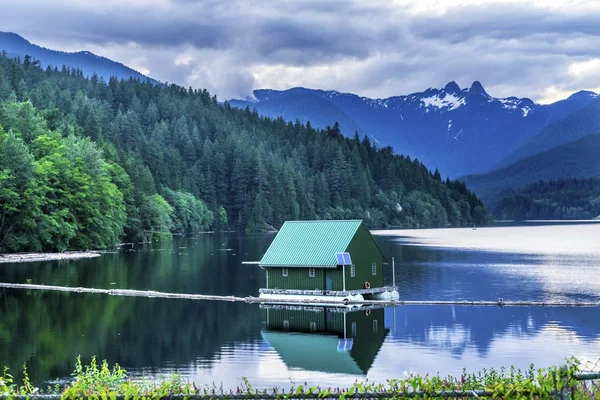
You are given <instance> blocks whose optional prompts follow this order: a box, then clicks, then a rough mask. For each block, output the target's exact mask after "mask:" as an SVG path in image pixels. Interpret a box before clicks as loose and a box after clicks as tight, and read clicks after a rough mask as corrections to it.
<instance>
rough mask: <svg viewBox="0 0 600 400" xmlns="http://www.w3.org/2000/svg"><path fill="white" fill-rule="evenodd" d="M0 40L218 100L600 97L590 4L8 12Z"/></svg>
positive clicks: (252, 2)
mask: <svg viewBox="0 0 600 400" xmlns="http://www.w3.org/2000/svg"><path fill="white" fill-rule="evenodd" d="M0 8H1V12H0V30H3V31H12V32H16V33H19V34H21V35H22V36H24V37H25V38H26V39H28V40H30V41H32V42H34V43H37V44H40V45H42V46H45V47H50V48H54V49H60V50H66V51H78V50H89V51H92V52H94V53H96V54H99V55H103V56H105V57H108V58H111V59H114V60H117V61H120V62H122V63H124V64H127V65H129V66H131V67H133V68H135V69H137V70H139V71H141V72H143V73H145V74H147V75H149V76H151V77H153V78H155V79H158V80H161V81H168V82H175V83H178V84H181V85H184V86H194V87H201V88H208V89H209V90H210V91H211V92H212V93H215V94H217V96H218V97H219V99H227V98H232V97H245V96H248V95H249V94H250V93H251V91H252V89H257V88H275V89H286V88H289V87H294V86H305V87H311V88H321V89H335V90H339V91H343V92H353V93H358V94H360V95H364V96H369V97H376V98H380V97H388V96H393V95H399V94H407V93H411V92H416V91H422V90H424V89H426V88H428V87H441V86H443V85H444V84H445V83H447V82H448V81H450V80H454V81H456V82H457V83H458V84H459V85H460V86H461V87H464V86H469V85H470V84H471V82H472V81H474V80H480V81H481V82H482V83H483V85H484V86H485V87H486V89H487V91H488V92H489V93H490V94H492V95H494V96H498V97H503V96H511V95H516V96H519V97H530V98H532V99H534V100H536V101H539V102H543V103H546V102H550V101H554V100H557V99H561V98H564V97H566V96H568V95H569V94H571V93H573V92H575V91H578V90H582V89H587V90H594V91H598V92H600V46H599V45H598V43H600V41H599V39H600V37H599V36H600V23H599V22H598V21H600V2H595V1H588V0H583V1H580V0H564V1H558V0H523V1H521V0H495V1H485V0H453V1H451V0H447V1H444V0H439V1H433V0H397V1H394V0H364V1H363V0H354V1H350V0H347V1H346V0H344V1H342V0H339V1H336V0H330V1H322V0H296V1H293V0H229V1H222V0H128V1H123V0H98V1H88V0H71V1H68V0H63V1H47V0H0Z"/></svg>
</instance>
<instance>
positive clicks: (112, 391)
mask: <svg viewBox="0 0 600 400" xmlns="http://www.w3.org/2000/svg"><path fill="white" fill-rule="evenodd" d="M578 365H579V363H578V362H577V360H576V359H574V358H573V359H569V360H567V363H566V365H565V366H563V367H561V368H559V367H550V368H540V369H536V368H535V367H534V366H533V364H532V365H531V366H530V368H529V369H528V370H526V371H523V370H520V369H517V368H514V367H511V368H509V369H506V368H500V369H483V370H481V371H479V372H477V373H467V371H463V373H462V374H461V375H460V376H458V377H455V376H447V377H442V376H440V375H435V376H429V375H425V376H421V375H416V374H413V373H410V374H408V373H404V377H402V378H401V379H393V380H388V381H387V382H386V383H382V384H375V383H371V382H369V381H368V380H366V381H364V382H358V381H357V382H356V383H355V384H354V385H353V386H351V387H348V388H323V387H318V386H317V387H308V386H303V385H298V386H294V387H291V388H289V389H287V390H283V389H282V388H271V389H267V390H255V389H254V388H253V387H252V385H251V384H250V382H248V381H247V380H244V381H243V383H242V384H241V386H240V387H238V388H237V390H231V391H225V390H223V388H221V387H217V386H215V385H212V386H208V385H205V386H196V384H194V383H189V382H186V381H185V380H184V379H183V378H181V377H180V376H178V375H173V376H171V377H170V378H169V379H166V380H164V381H161V382H159V383H157V382H151V381H147V380H132V379H130V378H129V377H128V375H127V372H126V371H125V370H124V369H122V368H121V367H120V366H119V365H114V366H113V367H112V368H110V367H109V365H108V363H107V362H106V361H103V362H102V363H101V364H100V365H98V364H97V363H96V359H95V358H92V359H91V361H90V364H89V365H85V366H84V365H82V363H81V359H80V358H78V359H77V362H76V364H75V370H74V371H73V379H72V380H71V381H70V382H69V383H68V384H67V385H64V386H60V385H58V384H57V385H55V386H50V387H48V388H47V389H46V390H42V389H40V388H36V387H34V386H33V385H32V384H31V382H30V380H29V376H28V374H27V368H25V367H24V371H23V377H24V378H23V382H22V384H21V385H19V384H17V383H16V382H14V380H13V377H12V376H11V375H10V374H9V371H8V369H6V368H5V369H4V373H3V375H2V376H1V377H0V398H8V399H10V398H33V397H35V396H37V395H40V394H46V395H53V396H55V397H56V398H62V399H80V398H93V399H117V398H125V399H159V398H170V397H174V398H206V399H209V398H212V399H215V398H229V399H231V398H236V399H242V398H257V399H258V398H265V397H266V398H280V399H292V398H339V399H342V400H343V399H349V398H367V397H369V396H374V397H378V398H383V397H384V396H385V398H391V399H393V398H397V399H400V398H407V397H410V398H417V399H440V398H447V397H448V396H447V392H454V393H456V394H453V395H452V396H451V398H455V399H456V398H459V399H460V398H467V395H463V394H466V393H471V396H472V395H473V392H474V393H476V394H478V395H479V396H481V397H491V398H494V399H549V398H553V395H554V393H556V392H561V391H565V392H568V393H569V396H568V398H569V399H583V400H587V399H590V400H591V399H597V398H600V385H599V382H598V381H596V382H594V381H579V380H577V375H578V373H579V372H580V371H579V367H578ZM444 392H446V396H443V397H442V396H441V395H440V393H444ZM565 398H567V397H565Z"/></svg>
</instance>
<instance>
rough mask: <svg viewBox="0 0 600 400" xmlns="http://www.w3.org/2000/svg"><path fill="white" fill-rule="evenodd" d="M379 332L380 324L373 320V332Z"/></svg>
mask: <svg viewBox="0 0 600 400" xmlns="http://www.w3.org/2000/svg"><path fill="white" fill-rule="evenodd" d="M378 331H379V323H378V322H377V320H376V319H374V320H373V332H378Z"/></svg>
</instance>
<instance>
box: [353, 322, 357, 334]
mask: <svg viewBox="0 0 600 400" xmlns="http://www.w3.org/2000/svg"><path fill="white" fill-rule="evenodd" d="M354 336H356V322H353V323H352V337H354Z"/></svg>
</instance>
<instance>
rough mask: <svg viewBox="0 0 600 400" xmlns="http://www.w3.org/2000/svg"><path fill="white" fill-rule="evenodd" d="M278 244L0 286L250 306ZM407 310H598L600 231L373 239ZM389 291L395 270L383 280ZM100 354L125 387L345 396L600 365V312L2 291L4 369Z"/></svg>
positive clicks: (181, 251)
mask: <svg viewBox="0 0 600 400" xmlns="http://www.w3.org/2000/svg"><path fill="white" fill-rule="evenodd" d="M273 238H274V235H273V234H264V235H258V234H257V235H242V234H205V235H198V236H193V237H184V238H176V239H175V240H173V241H172V242H168V243H161V244H154V245H151V246H137V245H134V246H125V247H123V248H122V249H121V250H119V251H118V252H114V253H107V254H104V255H102V256H101V257H99V258H96V259H85V260H76V261H53V262H38V263H27V264H0V281H2V282H18V283H25V282H29V281H30V282H32V283H39V284H42V283H43V284H52V285H64V286H85V287H96V288H109V289H110V288H128V289H153V290H160V291H170V292H181V293H202V294H219V295H239V296H248V295H256V294H257V292H258V288H259V287H262V286H264V280H265V277H264V273H263V271H262V270H261V269H260V268H258V267H257V266H249V265H242V264H241V262H242V261H256V260H259V259H260V258H261V256H262V254H263V253H264V252H265V251H266V249H267V247H268V246H269V244H270V242H271V241H272V239H273ZM376 238H377V240H378V242H379V243H380V245H381V247H382V249H383V250H384V252H385V254H386V255H387V256H388V258H389V259H390V260H391V258H392V257H393V258H394V261H395V265H396V277H397V285H398V286H399V292H400V296H401V298H402V299H405V300H497V299H498V298H503V299H505V300H553V301H554V300H564V301H577V300H578V301H599V300H600V224H578V225H546V226H524V227H509V226H507V227H492V228H478V229H476V230H474V229H471V228H467V229H436V230H400V231H381V232H377V235H376ZM386 279H387V281H388V282H387V283H391V280H392V272H391V265H390V266H389V268H388V269H387V275H386ZM78 355H81V356H82V358H83V360H84V361H88V360H89V357H90V356H92V355H96V356H97V357H98V358H100V359H107V360H108V361H109V362H110V363H115V362H118V363H119V364H121V365H122V366H123V367H124V368H126V369H127V370H128V371H130V373H131V374H132V375H134V376H145V377H160V376H164V375H167V374H170V373H171V372H172V371H177V372H179V373H180V374H182V375H183V376H184V377H185V378H187V379H189V380H193V381H195V382H197V383H212V382H215V383H217V384H220V383H221V382H222V383H223V385H224V387H227V388H235V387H236V386H237V385H239V384H240V383H241V381H242V378H243V377H246V378H248V379H249V380H250V382H252V383H253V385H254V386H256V387H268V386H273V385H278V386H283V387H288V386H289V385H290V382H296V383H304V382H307V383H309V384H321V385H336V386H337V385H349V384H352V383H353V382H354V381H355V380H356V379H363V378H364V377H368V378H369V380H370V381H376V382H385V380H386V379H391V378H398V377H402V376H403V373H404V372H405V371H411V370H412V371H416V372H421V373H437V372H439V373H441V374H460V372H461V371H462V369H463V367H465V368H467V369H468V370H471V371H474V370H478V369H481V368H484V367H492V366H496V367H499V366H510V365H516V366H518V367H521V368H527V367H528V366H529V364H530V363H535V364H536V365H537V366H548V365H551V364H557V363H561V362H562V361H563V360H564V358H565V357H567V356H571V355H573V356H577V357H579V358H582V359H586V360H598V359H600V309H599V308H568V307H552V308H550V307H505V308H498V307H472V306H400V307H395V308H386V309H378V310H372V311H370V312H365V311H356V312H343V311H342V310H339V309H330V310H325V309H322V308H313V309H303V310H297V309H282V308H265V307H260V306H258V305H250V304H243V303H227V302H212V301H191V300H173V299H156V298H124V297H109V296H105V295H96V294H75V293H54V292H38V291H33V292H27V291H17V290H4V289H0V365H6V366H9V367H10V368H11V370H12V371H13V372H16V371H18V370H20V369H21V366H22V365H23V363H26V364H27V366H28V370H29V373H30V375H31V377H32V378H33V380H34V381H35V382H36V383H37V384H39V385H41V384H43V383H44V382H46V381H47V380H49V379H52V378H57V377H58V378H68V377H69V376H70V373H71V371H72V369H73V365H74V362H75V359H76V357H77V356H78Z"/></svg>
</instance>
